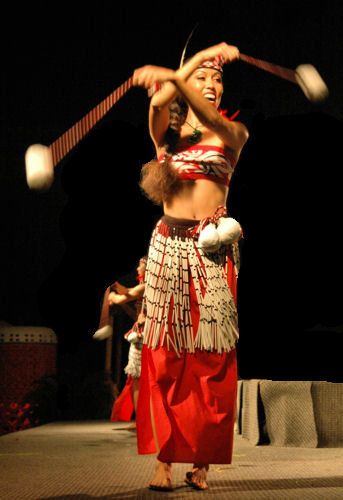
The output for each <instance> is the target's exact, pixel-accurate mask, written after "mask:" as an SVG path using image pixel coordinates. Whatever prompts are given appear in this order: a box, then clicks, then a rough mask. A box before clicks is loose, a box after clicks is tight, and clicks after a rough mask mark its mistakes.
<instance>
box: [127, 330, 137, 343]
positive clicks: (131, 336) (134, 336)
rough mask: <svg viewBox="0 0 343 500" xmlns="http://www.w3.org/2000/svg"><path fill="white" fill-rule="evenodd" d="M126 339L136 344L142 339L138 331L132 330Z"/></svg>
mask: <svg viewBox="0 0 343 500" xmlns="http://www.w3.org/2000/svg"><path fill="white" fill-rule="evenodd" d="M126 340H127V341H128V342H130V343H131V344H136V343H137V342H138V341H139V340H140V339H139V336H138V333H137V332H130V333H129V334H128V336H127V337H126Z"/></svg>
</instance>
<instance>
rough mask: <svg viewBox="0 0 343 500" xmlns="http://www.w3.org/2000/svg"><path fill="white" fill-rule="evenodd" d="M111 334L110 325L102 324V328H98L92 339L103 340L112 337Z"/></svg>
mask: <svg viewBox="0 0 343 500" xmlns="http://www.w3.org/2000/svg"><path fill="white" fill-rule="evenodd" d="M112 335H113V328H112V326H111V325H106V326H103V327H102V328H99V330H97V331H96V332H95V333H94V335H93V339H94V340H105V339H108V338H109V337H112Z"/></svg>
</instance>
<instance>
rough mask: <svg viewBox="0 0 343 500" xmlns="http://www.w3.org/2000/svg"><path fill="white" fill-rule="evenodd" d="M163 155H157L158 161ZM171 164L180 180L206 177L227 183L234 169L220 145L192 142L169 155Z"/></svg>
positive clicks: (226, 184)
mask: <svg viewBox="0 0 343 500" xmlns="http://www.w3.org/2000/svg"><path fill="white" fill-rule="evenodd" d="M164 157H165V155H161V156H159V158H158V159H159V161H162V160H163V159H164ZM171 164H172V166H173V167H174V168H175V170H176V171H177V173H178V175H179V178H180V179H182V180H196V179H207V180H211V181H213V182H216V183H218V184H224V185H225V186H228V185H229V182H230V179H231V176H232V174H233V171H234V167H233V161H232V160H230V158H229V157H228V154H227V152H226V151H225V149H224V148H222V147H220V146H205V145H203V144H194V145H192V146H190V147H187V148H186V149H183V150H181V151H176V152H175V153H174V154H173V155H172V157H171Z"/></svg>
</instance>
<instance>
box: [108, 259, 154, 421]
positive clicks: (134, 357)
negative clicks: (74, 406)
mask: <svg viewBox="0 0 343 500" xmlns="http://www.w3.org/2000/svg"><path fill="white" fill-rule="evenodd" d="M146 262H147V258H146V257H145V256H144V257H141V258H140V259H139V263H138V266H137V281H138V285H136V286H135V287H132V288H127V289H124V290H122V292H123V293H117V292H113V291H112V292H111V293H110V294H109V296H108V303H109V305H110V306H111V305H113V304H115V305H120V306H123V305H124V304H127V303H128V302H131V301H135V307H136V321H135V323H134V325H133V326H132V328H131V329H130V330H129V331H128V332H127V333H126V334H125V335H124V337H125V338H126V340H128V341H129V342H130V349H129V355H128V363H127V365H126V367H125V368H124V371H125V373H126V374H127V379H126V384H125V387H124V388H123V390H122V392H121V393H120V395H119V396H118V398H117V399H116V400H115V402H114V404H113V407H112V413H111V421H112V422H116V421H118V420H120V421H128V422H129V421H130V420H131V417H132V413H133V410H134V411H135V412H136V411H137V400H138V394H139V378H140V375H141V354H142V345H143V328H144V322H145V312H144V304H143V294H144V287H145V285H144V275H145V267H146ZM117 289H118V292H119V290H120V288H119V287H117Z"/></svg>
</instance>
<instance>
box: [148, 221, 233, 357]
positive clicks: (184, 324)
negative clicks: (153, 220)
mask: <svg viewBox="0 0 343 500" xmlns="http://www.w3.org/2000/svg"><path fill="white" fill-rule="evenodd" d="M168 231H173V229H171V228H168V226H166V225H165V224H164V223H163V222H162V221H159V223H158V224H157V226H156V228H155V231H154V233H153V236H152V239H151V244H150V249H149V259H148V264H147V269H146V275H145V277H146V294H145V302H146V306H147V317H146V322H145V329H144V343H146V344H147V345H148V346H149V347H150V348H152V349H155V348H156V347H158V346H159V345H166V346H167V349H173V350H175V352H176V353H180V351H181V350H183V349H185V350H187V351H189V352H194V351H195V349H201V350H208V351H214V350H215V351H217V352H219V353H221V352H223V351H226V352H228V351H230V350H231V349H233V348H234V346H235V344H236V342H237V339H238V336H239V333H238V316H237V309H236V305H235V302H234V298H233V296H232V293H231V291H230V289H229V287H228V285H227V274H226V271H227V248H226V247H222V248H221V249H220V250H219V251H218V252H216V253H214V254H209V255H206V254H205V253H204V252H203V250H201V249H200V248H198V247H197V244H196V241H195V240H194V239H193V238H182V237H179V236H177V235H174V234H171V235H168ZM174 231H175V229H174ZM235 250H236V252H235ZM232 251H233V255H234V260H235V268H236V273H237V274H238V267H239V264H238V260H237V259H238V253H237V251H238V246H237V249H234V248H232ZM190 277H191V279H192V282H193V285H194V289H195V293H196V298H197V302H198V305H199V311H200V320H199V325H198V330H197V332H194V329H193V325H192V317H191V310H190V282H189V279H190ZM204 290H205V292H204ZM170 330H171V331H170Z"/></svg>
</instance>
